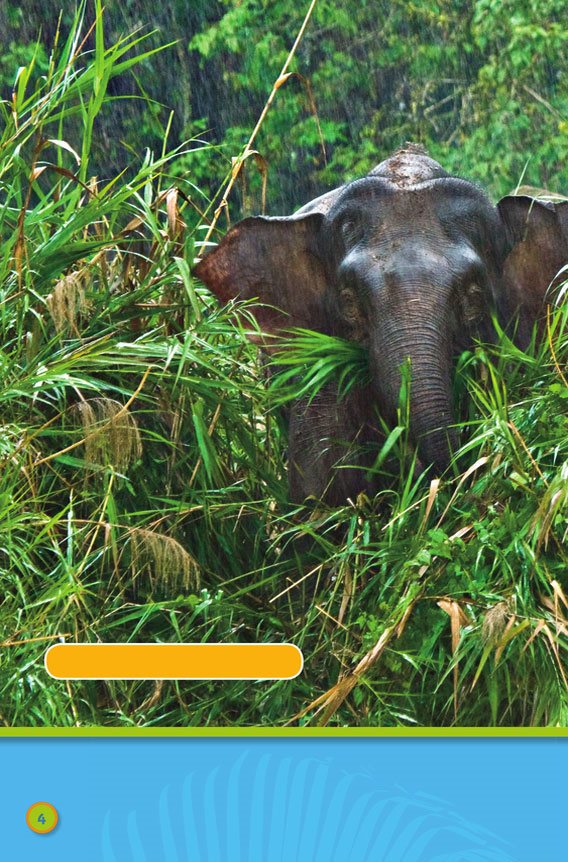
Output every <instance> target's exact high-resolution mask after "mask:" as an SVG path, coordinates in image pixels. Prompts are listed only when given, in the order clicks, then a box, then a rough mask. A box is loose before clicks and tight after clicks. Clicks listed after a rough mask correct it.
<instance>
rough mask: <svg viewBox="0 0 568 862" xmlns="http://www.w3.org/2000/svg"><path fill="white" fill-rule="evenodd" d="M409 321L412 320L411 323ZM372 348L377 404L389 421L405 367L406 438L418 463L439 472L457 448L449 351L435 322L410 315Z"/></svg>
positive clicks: (379, 337)
mask: <svg viewBox="0 0 568 862" xmlns="http://www.w3.org/2000/svg"><path fill="white" fill-rule="evenodd" d="M401 317H402V315H401ZM413 318H414V319H413ZM387 326H388V330H389V331H385V332H381V333H379V334H378V335H377V337H375V339H374V340H373V342H372V344H371V370H372V376H373V379H374V383H375V387H376V389H377V390H378V394H379V403H380V405H381V407H382V409H383V412H384V413H385V414H386V415H387V416H390V417H391V418H392V417H394V416H395V415H396V407H397V404H398V399H399V392H400V385H401V368H402V366H403V365H404V364H405V363H407V362H408V361H410V434H411V438H412V440H413V442H414V443H415V444H416V445H417V447H418V453H419V457H420V460H421V461H422V463H423V464H424V466H427V465H433V467H434V469H435V470H436V471H439V472H442V471H443V470H445V469H446V467H447V466H448V464H449V462H450V458H451V454H452V450H454V449H455V448H456V444H457V435H456V433H455V430H454V429H453V428H451V427H450V426H451V425H452V424H453V422H454V417H453V412H452V396H451V376H450V368H451V347H450V344H449V342H448V339H447V337H446V336H445V334H444V333H445V332H447V327H445V326H444V324H443V321H442V320H440V319H439V318H437V319H436V318H433V316H432V315H431V314H430V318H429V321H428V318H427V317H426V315H425V314H421V315H418V314H416V313H414V315H413V317H409V316H408V315H407V316H406V318H405V319H399V320H398V322H397V321H396V320H393V319H392V318H391V319H390V321H389V322H388V325H387Z"/></svg>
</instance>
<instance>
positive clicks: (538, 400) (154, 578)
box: [0, 6, 568, 726]
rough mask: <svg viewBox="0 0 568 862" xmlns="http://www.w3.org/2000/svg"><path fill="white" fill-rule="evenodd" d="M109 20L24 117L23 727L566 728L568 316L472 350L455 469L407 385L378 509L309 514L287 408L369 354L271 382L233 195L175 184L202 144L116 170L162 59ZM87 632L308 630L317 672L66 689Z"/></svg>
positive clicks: (16, 587) (7, 136)
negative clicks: (120, 106) (216, 247)
mask: <svg viewBox="0 0 568 862" xmlns="http://www.w3.org/2000/svg"><path fill="white" fill-rule="evenodd" d="M97 8H98V16H97V21H96V24H95V30H94V48H93V50H92V51H87V50H86V49H85V48H84V47H83V37H84V35H85V34H84V32H83V31H82V29H81V28H82V13H81V10H80V11H79V13H78V15H77V18H76V21H75V24H74V27H73V29H72V32H71V34H70V36H69V37H68V39H67V40H61V41H60V44H59V47H56V49H55V50H54V53H53V55H52V57H51V59H50V66H49V72H48V74H47V75H46V76H44V77H42V78H40V77H38V78H35V77H34V69H33V61H32V63H30V66H29V68H28V67H27V68H26V69H24V70H23V71H20V73H19V75H18V79H17V81H16V84H15V91H14V92H15V96H14V101H13V104H10V105H7V104H4V105H3V109H2V113H3V124H4V125H3V131H2V137H1V139H0V183H1V186H0V188H1V192H2V196H3V206H2V209H1V215H0V219H1V223H0V231H1V233H2V256H1V259H0V345H1V348H0V426H1V427H0V468H1V469H0V578H1V581H2V601H1V604H0V721H1V722H2V723H3V724H5V725H46V724H48V725H62V726H70V725H93V724H99V725H121V726H167V725H179V724H184V725H209V726H219V725H250V724H257V725H261V724H264V725H282V724H285V723H288V722H292V723H295V724H302V725H305V724H315V723H327V724H330V725H336V726H340V725H375V726H376V725H382V726H399V725H405V726H406V725H428V724H438V725H466V726H468V725H521V724H524V725H547V724H548V725H555V724H565V723H566V720H567V718H568V701H567V688H568V687H567V681H566V647H567V639H568V603H567V598H566V595H567V591H568V583H567V577H566V571H567V569H566V562H567V560H566V535H567V525H568V520H567V518H566V509H567V506H568V493H567V491H566V488H567V482H566V480H567V478H568V435H567V433H566V430H567V428H566V426H567V411H566V404H567V403H568V401H567V398H568V385H567V381H566V376H565V373H564V369H565V367H566V360H567V359H568V356H567V353H568V337H567V334H568V329H567V326H568V322H567V313H566V309H558V310H556V311H555V312H554V313H553V314H551V317H550V320H549V326H548V337H547V338H546V339H545V340H544V342H543V343H542V344H541V345H540V346H537V345H536V344H534V343H533V345H532V346H531V348H530V349H529V351H528V352H527V353H526V354H521V353H519V352H518V351H517V350H515V348H514V347H513V345H512V344H511V343H510V342H509V341H507V339H506V338H505V337H503V338H502V340H501V342H500V344H499V345H497V346H494V347H487V346H479V347H478V348H477V349H476V350H475V351H472V352H470V353H469V354H467V355H464V356H463V357H462V359H461V361H460V366H459V369H458V374H457V378H456V392H457V397H458V398H459V400H460V401H461V403H462V405H463V410H462V418H463V424H464V429H463V439H464V446H463V449H462V451H461V453H460V457H459V460H456V469H455V471H454V474H453V475H450V476H449V478H445V479H443V480H434V481H432V482H430V483H428V482H427V481H426V480H425V479H424V477H417V476H416V475H415V471H414V469H413V464H412V458H411V457H409V456H408V453H407V451H406V449H405V436H406V435H405V433H404V428H405V422H406V415H405V403H404V399H403V400H402V401H401V410H400V417H399V418H400V428H401V429H402V430H401V431H400V432H398V431H397V432H396V433H394V432H393V434H392V436H391V437H390V438H389V440H388V446H389V451H388V453H387V452H385V453H383V455H384V458H383V459H382V461H380V459H379V460H378V461H377V464H378V465H379V463H380V469H381V470H382V471H383V473H384V487H383V490H382V491H381V492H380V493H379V494H378V495H377V497H376V499H374V500H368V499H366V498H365V497H364V496H360V497H359V498H358V499H357V500H354V501H351V502H349V503H348V504H346V505H345V506H343V507H339V508H329V507H324V506H321V505H320V506H316V507H312V508H310V509H307V508H306V509H304V508H303V507H298V506H292V505H291V504H290V503H289V502H288V499H287V489H286V480H285V475H284V464H285V449H286V435H285V428H284V422H283V418H282V413H281V411H280V410H279V409H278V408H279V406H280V405H281V404H282V403H284V402H285V401H286V400H288V399H289V398H291V397H294V396H297V395H299V394H306V393H309V392H315V391H316V390H317V388H318V387H320V386H323V385H326V384H327V383H329V381H330V380H332V379H335V380H337V381H338V382H339V385H340V388H341V389H342V390H346V389H347V388H349V386H352V385H358V384H359V383H360V382H363V381H364V379H365V374H366V365H365V362H366V360H365V355H364V352H362V351H360V350H359V349H358V348H353V346H352V345H349V344H346V343H335V344H334V345H333V348H334V349H333V351H332V350H331V349H330V342H329V339H327V340H326V338H325V337H323V336H320V335H317V334H313V333H312V334H310V333H309V332H303V333H300V335H299V337H297V338H296V340H295V344H294V348H293V350H291V351H288V352H287V353H286V354H284V356H285V363H286V364H283V363H282V360H281V357H280V369H281V370H280V376H278V375H277V377H276V379H275V378H273V382H272V385H271V386H267V385H266V377H265V370H264V368H263V362H262V361H261V360H260V359H259V357H258V355H257V352H256V348H255V347H254V346H253V345H252V344H251V343H250V341H249V340H248V339H247V338H246V336H245V334H244V332H243V328H242V326H240V325H239V323H238V321H236V319H235V317H234V314H233V309H231V308H228V309H219V308H218V307H217V305H216V303H215V302H214V301H213V300H212V299H211V298H210V296H209V295H208V293H207V291H206V290H205V289H204V288H203V287H202V286H201V285H199V284H197V283H194V281H193V280H192V278H191V275H190V264H191V261H192V259H193V256H194V253H195V252H194V249H195V247H197V248H199V245H198V243H199V242H200V241H202V237H203V235H204V233H203V229H204V228H205V231H206V233H207V234H208V233H209V232H210V229H209V228H208V227H207V224H204V223H203V221H202V217H201V216H200V215H198V210H199V211H201V212H206V211H207V210H208V207H209V206H210V202H209V201H208V200H207V199H205V198H203V197H202V196H200V192H199V190H198V189H196V188H193V187H192V186H191V183H190V182H189V181H187V182H185V183H182V184H180V188H179V189H173V188H171V186H170V185H169V183H168V177H167V173H168V164H169V159H170V157H171V156H172V155H174V154H179V150H177V151H175V153H174V154H172V153H170V154H168V153H167V146H166V145H164V150H163V152H162V154H161V155H160V156H159V157H157V158H155V157H154V156H153V155H152V154H150V153H147V154H146V155H145V157H144V158H143V159H142V160H141V161H140V163H139V164H133V165H132V167H131V169H130V170H129V171H128V172H127V173H126V174H124V175H122V176H120V177H117V178H114V179H111V180H108V179H106V180H104V181H103V180H101V179H99V180H98V181H96V182H95V181H94V180H93V178H92V177H90V175H89V169H88V165H89V153H90V147H91V145H92V140H93V134H94V132H93V130H94V128H95V122H96V117H97V114H98V112H99V111H101V110H102V109H103V108H104V106H105V99H106V96H105V93H106V87H107V85H108V81H109V80H110V79H111V77H112V76H113V75H114V74H118V73H119V72H124V71H127V69H128V68H129V67H131V66H133V65H135V63H136V62H141V61H142V60H143V59H144V57H145V56H146V54H145V53H144V48H143V40H141V38H140V37H132V38H125V39H124V40H123V41H121V42H120V43H119V44H118V45H115V46H112V47H110V48H107V47H106V46H105V42H104V30H103V15H102V10H101V9H100V6H98V7H97ZM78 115H79V116H81V117H82V127H83V136H82V138H81V140H79V141H77V140H73V141H67V140H66V137H65V135H66V120H67V118H68V117H74V118H75V119H76V117H77V116H78ZM187 146H188V147H189V148H191V147H199V146H201V145H200V144H199V143H198V142H193V143H190V144H188V145H187ZM48 155H49V158H47V157H48ZM196 201H197V203H196ZM200 238H201V239H200ZM243 313H244V314H245V315H246V313H247V310H246V308H245V309H243ZM332 356H333V357H334V359H333V361H332V360H331V359H330V357H332ZM387 454H388V456H389V457H388V458H387V457H386V456H387ZM393 456H395V457H393ZM387 464H388V465H391V464H395V465H396V467H395V468H392V467H390V466H389V467H387ZM389 471H390V472H389ZM303 593H305V594H306V595H307V596H308V598H306V595H302V594H303ZM60 638H64V639H73V640H78V641H82V642H97V641H163V642H167V641H192V642H208V641H209V642H212V641H220V642H223V641H227V642H229V641H230V642H234V641H242V642H250V641H259V642H262V641H266V642H269V641H270V642H274V641H282V640H293V641H294V642H295V643H296V644H297V645H298V646H299V647H300V648H301V649H302V650H303V652H304V656H305V670H304V673H303V674H302V675H301V676H300V677H299V678H297V679H295V680H292V681H290V682H278V683H274V682H261V683H257V684H253V683H251V682H246V681H245V682H238V681H235V682H224V683H207V682H195V683H191V682H175V681H171V682H166V683H163V684H159V685H154V684H153V683H150V682H136V681H124V682H109V683H102V682H101V683H93V682H79V681H78V682H72V683H69V684H65V683H63V682H60V681H55V680H52V679H50V678H49V677H48V676H47V675H46V673H45V670H44V666H43V653H44V650H45V649H46V647H47V646H49V645H50V644H51V643H54V642H56V641H57V640H58V639H60Z"/></svg>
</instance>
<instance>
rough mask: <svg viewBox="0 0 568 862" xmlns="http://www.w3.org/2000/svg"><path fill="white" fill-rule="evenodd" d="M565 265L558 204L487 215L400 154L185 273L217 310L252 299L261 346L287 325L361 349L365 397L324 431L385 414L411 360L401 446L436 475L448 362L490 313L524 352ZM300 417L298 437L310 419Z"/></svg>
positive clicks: (301, 487) (427, 162) (447, 437)
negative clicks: (406, 440)
mask: <svg viewBox="0 0 568 862" xmlns="http://www.w3.org/2000/svg"><path fill="white" fill-rule="evenodd" d="M567 262H568V203H558V204H550V203H542V202H539V201H537V200H534V199H532V198H529V197H514V196H510V197H506V198H504V199H503V200H501V201H500V203H499V205H498V206H497V207H494V206H493V205H492V204H491V202H490V201H489V200H488V198H487V197H486V196H485V194H483V192H482V191H481V190H480V189H478V188H477V187H476V186H475V185H473V184H472V183H470V182H467V181H466V180H463V179H460V178H457V177H454V176H451V175H449V174H448V173H446V171H444V169H443V168H442V167H441V166H440V165H439V164H438V163H437V162H435V161H433V160H432V159H431V158H429V157H428V155H427V154H426V152H425V151H424V150H423V149H422V148H421V147H418V146H416V145H406V146H405V147H404V148H402V149H400V150H398V151H397V152H396V153H395V154H394V155H393V156H391V157H390V158H388V159H387V160H385V161H383V162H381V164H379V165H378V166H377V167H376V168H374V169H373V170H372V171H371V172H370V173H369V174H368V175H367V176H366V177H364V178H362V179H359V180H355V181H354V182H351V183H348V184H346V185H344V186H342V187H340V188H338V189H335V190H334V191H332V192H329V193H328V194H326V195H323V196H322V197H321V198H317V199H316V200H315V201H312V202H310V203H309V204H307V205H306V206H304V207H303V208H302V209H300V210H299V211H298V212H296V213H295V214H294V215H291V216H289V217H284V218H267V217H257V218H247V219H244V220H243V221H241V222H240V223H239V224H237V225H235V227H233V228H232V229H231V230H230V231H229V232H228V233H227V235H226V236H225V237H224V239H223V240H222V242H221V243H220V244H219V246H218V247H217V248H215V249H214V250H213V251H211V252H210V253H209V254H208V255H207V256H206V257H205V258H204V259H203V260H201V262H200V263H198V265H197V266H196V267H195V273H196V275H197V276H198V277H199V278H201V279H202V280H203V282H204V283H205V284H206V285H207V286H208V287H209V288H210V289H211V290H212V291H213V292H214V293H215V294H216V295H217V296H218V297H219V298H220V299H221V300H222V301H223V302H226V301H228V300H230V299H233V298H243V299H252V298H254V297H257V298H258V299H259V300H260V302H261V303H262V305H259V306H258V307H257V309H256V316H257V319H258V322H259V325H260V328H261V329H262V331H263V332H265V333H267V334H269V335H270V334H277V333H278V332H280V331H281V330H282V329H288V328H290V327H298V326H299V327H306V328H309V329H316V330H320V331H322V332H325V333H328V334H333V335H339V336H342V337H345V338H348V339H353V340H356V341H358V342H363V343H365V344H366V345H367V346H368V350H369V361H370V371H371V380H372V384H371V393H370V395H369V393H367V394H366V396H365V398H366V405H365V407H361V404H359V405H357V409H355V411H354V413H355V414H356V415H357V419H356V421H354V422H352V423H351V428H350V429H349V431H348V429H347V425H349V422H347V423H346V421H345V416H344V415H343V417H342V419H341V421H339V420H338V419H337V417H336V416H335V418H334V415H331V414H330V415H329V417H328V423H329V424H330V425H332V426H333V425H334V423H335V424H336V425H337V428H336V429H335V431H336V433H337V434H345V433H349V434H351V436H353V435H354V434H355V433H356V432H357V426H361V423H362V422H363V424H365V422H366V424H367V425H368V426H369V427H370V426H371V425H372V420H371V413H372V411H373V410H374V408H375V407H378V409H379V411H380V412H381V414H382V415H383V416H384V417H385V418H387V419H389V418H392V417H394V415H395V411H396V406H397V402H398V393H399V387H400V380H401V366H402V365H403V363H405V362H408V360H410V367H411V395H410V416H411V428H410V432H411V436H412V438H413V440H414V442H415V444H416V445H417V447H418V451H419V455H420V460H421V462H422V463H423V464H424V465H432V466H433V468H434V470H436V471H437V472H441V471H443V470H444V469H445V468H446V467H447V465H448V463H449V460H450V457H451V452H452V449H453V448H454V446H455V444H456V440H455V432H454V431H453V429H452V424H453V422H454V420H453V415H452V404H451V371H452V360H453V357H454V356H455V355H456V354H457V353H458V352H459V351H461V350H463V349H464V348H466V347H467V346H468V344H470V343H471V341H472V339H473V337H474V336H476V335H479V336H481V337H486V338H487V337H490V334H491V331H492V330H491V324H490V314H491V310H492V309H495V310H496V311H497V314H498V317H499V319H500V322H501V323H502V325H511V326H514V325H515V323H514V321H515V318H517V319H520V322H519V323H518V328H517V337H518V340H519V343H521V345H523V344H524V343H525V342H526V340H527V338H528V334H529V332H530V328H531V326H532V323H533V322H534V321H535V319H536V318H537V317H538V316H539V315H540V314H541V313H542V309H543V304H544V301H545V294H546V292H547V290H548V289H549V287H550V286H551V285H552V284H553V282H554V279H555V278H556V277H557V273H558V272H559V270H560V269H561V268H562V267H563V266H564V265H565V264H566V263H567ZM369 402H374V403H369ZM365 409H366V410H367V411H368V412H369V417H368V421H366V420H365V419H364V418H363V419H362V416H363V417H364V414H365ZM320 412H321V411H320ZM302 416H303V417H304V418H303V419H302V422H301V423H300V424H301V425H302V423H303V425H302V427H303V428H304V429H307V428H309V427H310V422H311V421H312V419H313V417H310V414H309V411H304V412H303V413H302ZM298 422H299V420H298V418H297V417H296V424H298ZM320 427H321V417H320ZM328 430H329V431H330V434H331V436H333V434H334V430H333V428H331V429H328ZM367 436H368V435H367ZM298 437H299V440H301V437H302V434H301V433H300V434H299V435H298ZM298 445H301V443H299V444H298ZM291 456H292V460H294V458H295V453H294V451H291ZM298 460H301V459H300V458H299V459H298ZM304 472H310V471H309V469H308V468H306V467H305V465H304ZM328 482H329V476H322V477H321V482H320V484H319V486H318V482H315V483H314V482H312V481H307V480H306V482H304V483H303V484H302V481H301V480H300V481H299V482H298V481H297V482H296V486H295V493H294V496H296V497H302V496H303V495H304V494H305V493H306V492H311V493H319V494H320V495H321V494H324V493H325V489H326V488H328ZM350 483H352V487H351V486H348V487H342V490H341V493H340V496H341V495H344V494H345V495H346V494H347V493H349V492H351V493H356V491H357V490H361V489H363V488H364V482H363V480H362V477H361V476H358V477H356V478H353V477H351V479H350ZM357 483H359V486H360V487H358V488H357V487H356V485H357ZM328 498H329V495H328Z"/></svg>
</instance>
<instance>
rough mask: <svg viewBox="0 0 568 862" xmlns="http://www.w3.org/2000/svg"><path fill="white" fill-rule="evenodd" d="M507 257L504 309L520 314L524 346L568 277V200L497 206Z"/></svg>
mask: <svg viewBox="0 0 568 862" xmlns="http://www.w3.org/2000/svg"><path fill="white" fill-rule="evenodd" d="M498 209H499V214H500V216H501V220H502V221H503V223H504V226H505V233H506V245H507V248H508V254H507V256H506V258H505V263H504V267H503V282H504V288H505V298H504V299H505V301H504V303H503V305H504V307H505V308H506V309H507V316H508V317H509V318H512V317H513V316H514V315H516V314H517V313H518V315H519V325H518V333H517V337H518V340H519V342H520V343H521V346H526V344H527V343H528V340H529V339H530V333H531V330H532V326H533V324H534V323H535V321H538V320H539V318H542V316H543V312H544V308H545V305H546V302H547V301H551V302H552V301H553V300H554V288H555V287H556V286H557V285H559V284H560V283H561V282H562V281H563V280H565V279H566V278H567V277H568V272H567V271H564V272H562V270H563V268H564V267H565V266H566V265H567V264H568V201H561V202H552V201H543V200H537V199H536V198H533V197H527V196H525V195H518V196H515V195H509V196H508V197H505V198H503V199H502V200H501V201H500V202H499V204H498Z"/></svg>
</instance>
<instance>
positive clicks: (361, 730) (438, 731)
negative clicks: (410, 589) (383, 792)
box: [0, 727, 568, 739]
mask: <svg viewBox="0 0 568 862" xmlns="http://www.w3.org/2000/svg"><path fill="white" fill-rule="evenodd" d="M44 736H64V737H78V736H79V737H82V736H87V737H89V736H92V737H99V736H109V737H113V736H114V737H123V736H132V737H199V738H203V737H212V738H217V737H226V738H228V737H249V738H250V737H276V738H279V737H281V738H295V739H301V738H302V737H306V738H313V737H324V738H336V739H343V738H345V737H355V736H359V737H378V738H386V739H388V738H392V737H398V738H401V739H409V738H410V739H412V738H420V737H442V738H443V737H446V738H456V737H457V738H459V737H480V736H482V737H494V738H500V737H504V736H506V737H517V738H525V737H531V738H532V737H541V738H544V737H561V736H568V727H392V728H391V727H380V728H373V727H353V728H350V727H341V728H331V727H285V728H276V727H274V728H272V727H211V728H210V727H3V728H0V738H1V737H44Z"/></svg>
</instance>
